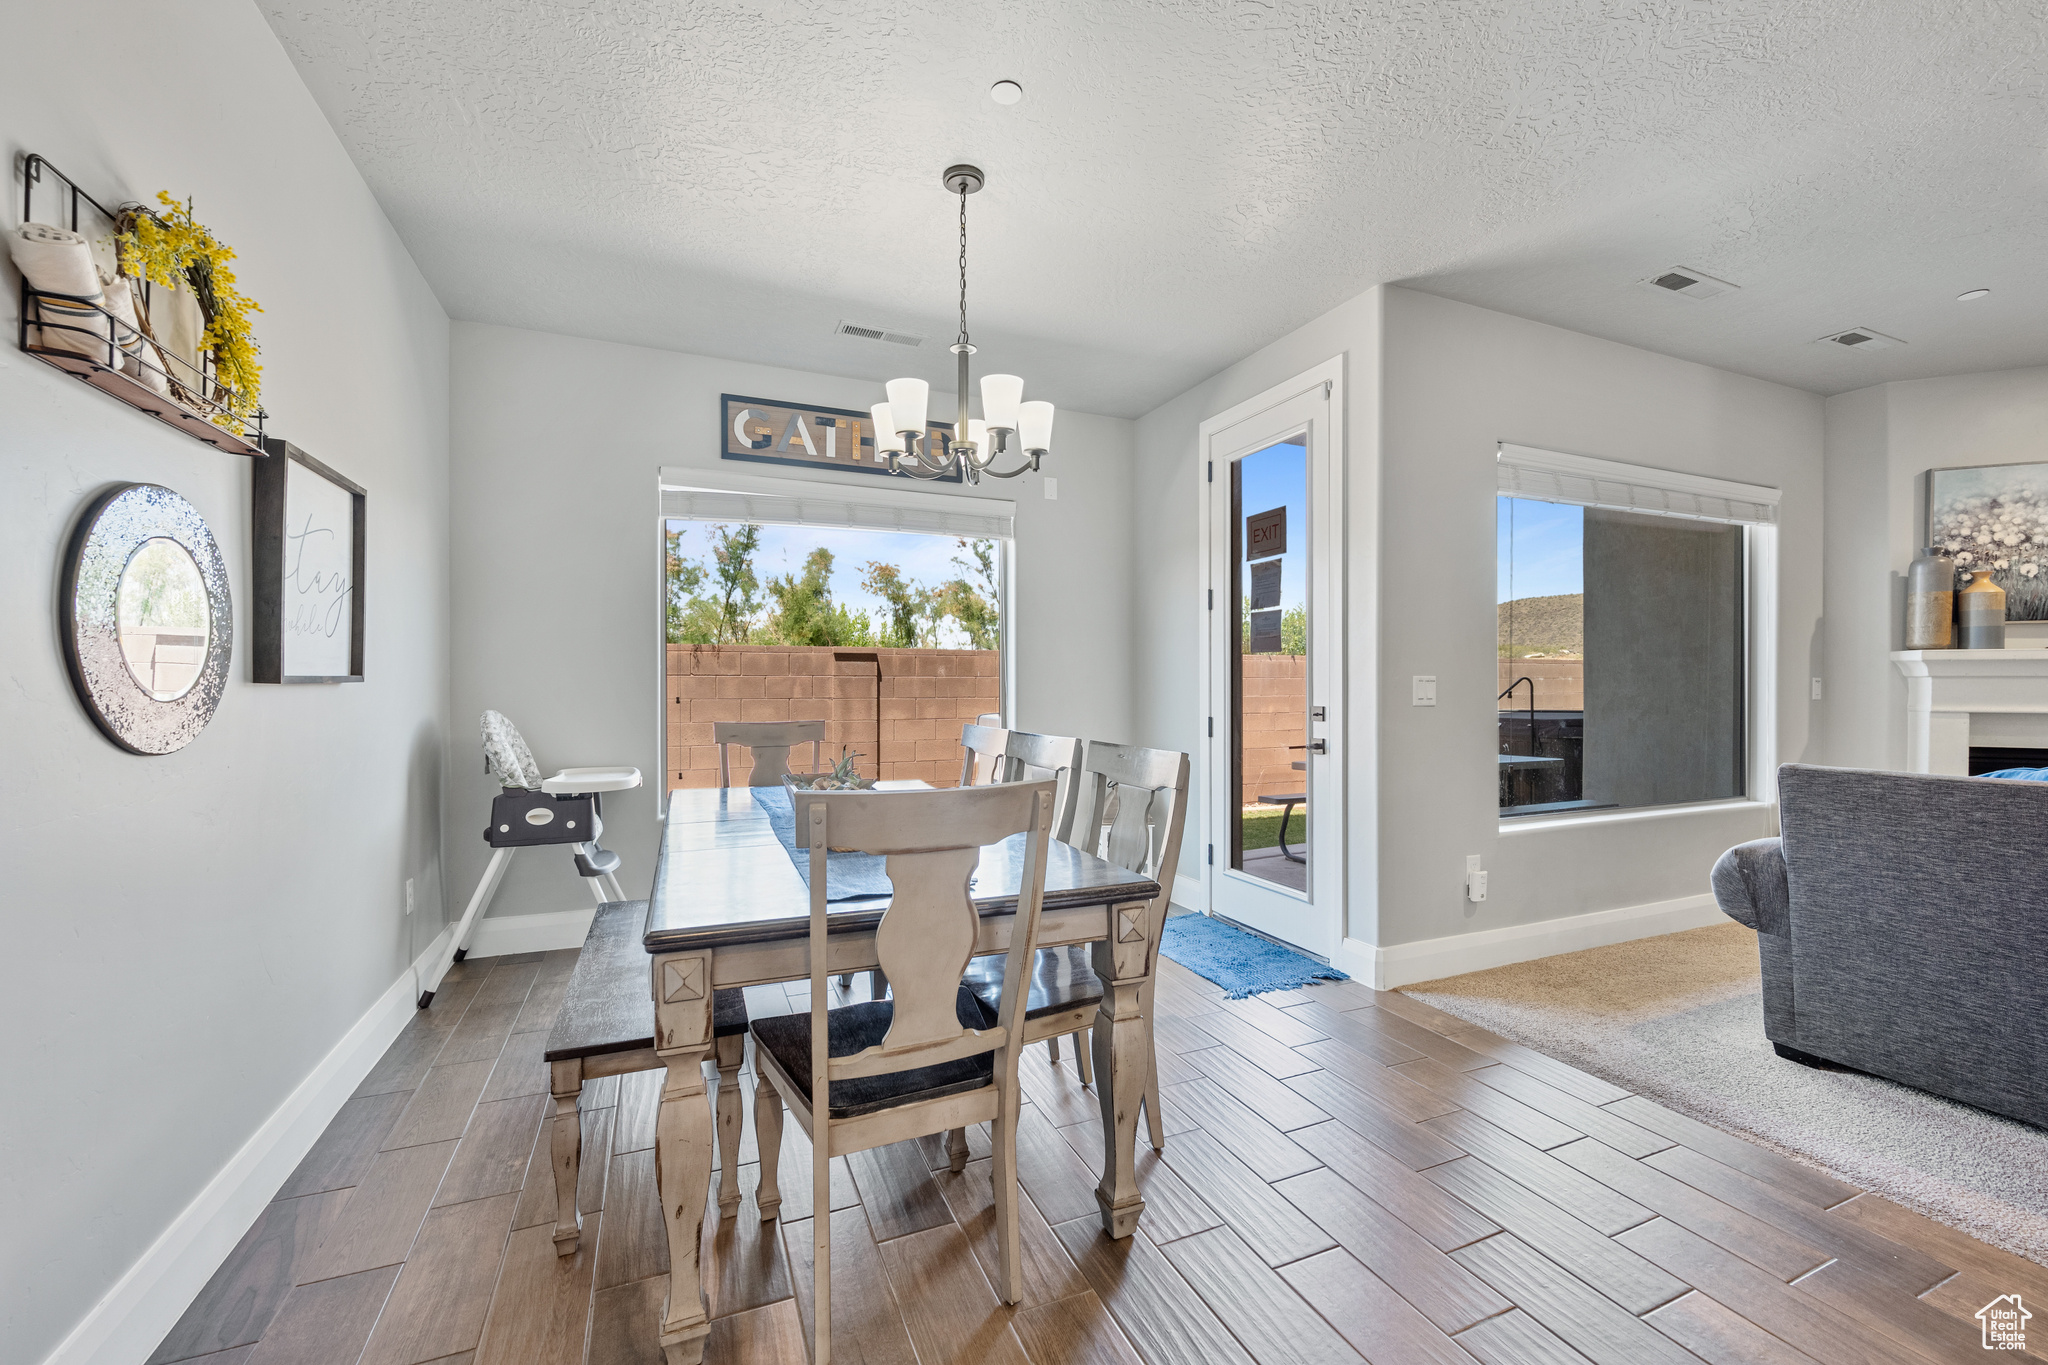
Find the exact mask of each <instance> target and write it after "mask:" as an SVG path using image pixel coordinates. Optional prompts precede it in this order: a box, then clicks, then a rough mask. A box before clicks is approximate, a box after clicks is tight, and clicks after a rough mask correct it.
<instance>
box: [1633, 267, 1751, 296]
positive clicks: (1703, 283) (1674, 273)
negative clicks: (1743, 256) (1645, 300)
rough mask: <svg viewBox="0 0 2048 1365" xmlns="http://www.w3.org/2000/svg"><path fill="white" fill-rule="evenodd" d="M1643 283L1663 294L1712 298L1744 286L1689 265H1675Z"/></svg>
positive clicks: (1645, 286)
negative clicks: (1717, 277) (1719, 278)
mask: <svg viewBox="0 0 2048 1365" xmlns="http://www.w3.org/2000/svg"><path fill="white" fill-rule="evenodd" d="M1642 285H1643V287H1644V288H1645V289H1654V290H1656V291H1657V292H1659V293H1661V294H1682V295H1684V296H1685V297H1686V298H1689V299H1711V298H1713V297H1714V296H1715V295H1717V294H1732V293H1734V292H1735V291H1736V290H1737V289H1740V288H1741V287H1742V286H1741V285H1737V284H1730V283H1728V281H1726V280H1717V279H1715V278H1714V277H1713V276H1712V275H1709V274H1706V273H1705V272H1703V271H1699V270H1694V269H1693V268H1692V267H1691V266H1689V265H1674V266H1672V267H1671V268H1670V269H1669V270H1667V271H1665V272H1664V273H1663V274H1661V275H1652V276H1651V277H1650V278H1649V279H1647V280H1644V281H1642Z"/></svg>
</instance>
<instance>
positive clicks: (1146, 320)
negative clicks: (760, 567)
mask: <svg viewBox="0 0 2048 1365" xmlns="http://www.w3.org/2000/svg"><path fill="white" fill-rule="evenodd" d="M262 7H263V9H264V11H265V13H266V14H267V15H268V17H269V19H270V22H271V25H272V27H273V28H275V30H276V31H277V33H278V34H279V36H280V38H281V39H282V41H283V43H284V45H285V48H286V49H287V50H288V51H289V52H290V53H291V55H292V58H293V60H294V61H296V62H297V63H298V66H299V69H300V71H301V72H302V73H303V75H304V77H305V79H306V82H307V84H308V85H309V86H310V87H311V89H312V91H313V93H314V95H315V97H316V98H317V99H318V100H319V101H320V103H321V105H322V106H323V107H324V108H325V110H326V112H327V114H328V116H329V118H330V119H331V120H332V122H333V124H334V126H335V127H336V129H338V130H339V132H340V134H341V137H342V139H343V140H344V142H345V143H346V144H347V146H348V147H349V149H350V151H351V153H352V154H353V155H354V157H355V160H356V162H357V164H358V165H359V166H360V167H361V168H362V171H363V173H364V175H365V176H366V177H367V178H368V180H369V182H370V185H371V187H372V188H373V189H374V190H375V192H376V193H377V195H378V197H379V198H380V200H381V201H382V202H383V204H384V206H385V208H386V209H387V211H388V212H389V213H390V215H391V217H392V220H393V221H394V222H395V223H396V225H397V227H398V230H399V232H400V234H401V236H402V237H403V238H404V240H405V242H406V244H407V245H408V246H409V247H410V248H411V250H412V252H413V254H414V256H415V257H416V258H417V259H418V261H419V264H420V266H421V268H422V269H423V270H424V271H425V272H426V276H427V278H428V280H429V281H430V282H431V283H432V285H433V287H434V288H435V290H436V291H437V293H438V294H439V296H440V298H441V300H442V302H443V303H444V304H445V305H446V307H447V308H448V310H449V312H450V313H451V314H453V315H454V316H456V317H458V318H467V319H475V320H481V321H490V322H501V323H507V324H511V325H515V326H522V327H532V328H539V329H543V330H547V331H555V332H564V333H569V334H573V335H578V336H589V337H602V338H607V339H611V340H617V341H625V342H633V343H638V344H642V345H648V346H659V347H666V348H671V349H677V350H687V351H697V352H704V353H708V354H713V355H723V356H731V357H735V358H739V359H746V360H756V361H763V362H769V363H774V364H781V365H789V366H794V367H798V368H804V369H814V370H821V371H826V372H830V373H838V374H847V375H854V376H863V377H872V378H876V379H881V378H886V377H889V376H893V375H896V374H902V373H920V374H923V375H925V376H926V377H928V378H930V379H932V380H933V381H934V383H935V384H936V385H938V386H939V387H941V388H944V389H946V390H948V391H950V389H951V387H952V385H951V382H950V378H949V362H950V360H951V357H950V356H949V355H947V354H946V351H945V347H946V345H947V343H949V342H950V341H951V339H952V333H953V329H954V322H953V318H952V312H951V310H952V307H953V293H954V288H955V284H954V279H953V274H952V272H953V268H954V262H953V256H954V241H953V236H954V230H955V225H954V218H953V215H954V204H953V202H952V201H951V200H950V199H949V198H948V196H947V195H946V194H945V193H944V191H943V190H941V189H940V188H939V187H938V175H939V171H940V170H941V168H943V167H944V166H946V165H948V164H949V163H952V162H955V161H961V160H971V161H974V162H977V163H979V164H980V165H982V166H983V167H985V168H986V169H987V171H988V173H989V177H990V183H989V187H988V189H987V190H985V191H983V192H982V193H981V194H979V195H976V196H974V197H973V199H971V200H970V201H969V216H970V223H971V231H972V234H973V236H972V248H971V249H972V256H971V261H970V265H971V272H972V277H971V288H972V294H971V297H970V305H971V308H972V314H971V318H970V321H971V322H972V323H973V325H974V335H975V339H976V341H977V342H978V343H980V345H981V346H982V353H981V355H980V356H979V357H978V358H977V368H978V369H981V368H988V369H1005V370H1012V371H1014V372H1016V373H1019V374H1022V375H1024V376H1025V378H1026V380H1027V382H1028V385H1029V388H1028V390H1027V395H1026V396H1027V397H1041V398H1050V399H1052V400H1054V401H1055V402H1058V403H1060V404H1062V405H1064V406H1068V407H1073V408H1078V409H1082V410H1087V411H1094V412H1103V413H1112V414H1121V415H1135V414H1138V413H1142V412H1145V411H1147V410H1149V409H1150V408H1151V407H1153V406H1155V405H1157V404H1158V403H1160V402H1161V401H1163V400H1165V399H1167V398H1169V397H1171V396H1172V395H1174V394H1175V393H1178V392H1180V391H1181V390H1183V389H1185V388H1187V387H1188V386H1190V385H1192V384H1194V383H1196V382H1198V381H1199V380H1201V379H1203V378H1205V377H1206V376H1208V375H1210V374H1212V373H1214V372H1215V371H1216V370H1218V369H1220V368H1222V367H1223V366H1225V365H1227V364H1229V363H1230V362H1232V361H1234V360H1236V359H1238V358H1239V357H1241V356H1243V355H1244V354H1246V353H1247V352H1249V351H1250V350H1252V349H1254V348H1255V347H1257V346H1259V345H1262V344H1264V343H1265V342H1268V341H1270V340H1272V339H1274V338H1275V337H1277V336H1280V335H1281V334H1283V333H1285V332H1287V331H1288V330H1290V329H1292V328H1294V327H1296V326H1298V325H1300V324H1301V323H1302V322H1304V321H1306V320H1307V319H1309V318H1311V317H1314V316H1315V315H1316V314H1318V313H1320V312H1322V311H1324V310H1326V309H1327V308H1329V307H1331V306H1333V305H1335V304H1336V303H1339V302H1341V301H1342V300H1344V299H1346V298H1349V297H1351V296H1352V295H1354V294H1356V293H1358V292H1359V291H1361V290H1363V289H1365V288H1367V287H1369V286H1371V285H1373V284H1377V283H1381V282H1387V281H1397V282H1402V283H1407V284H1411V285H1414V286H1416V287H1419V288H1422V289H1427V290H1430V291H1432V292H1436V293H1440V294H1445V295H1448V296H1451V297H1454V298H1460V299H1466V300H1469V301H1471V302H1473V303H1478V304H1483V305H1485V306H1487V307H1491V308H1499V309H1503V310H1506V311H1508V312H1513V313H1520V314H1523V315H1525V316H1528V317H1533V318H1537V319H1541V320H1543V321H1546V322H1554V323H1558V324H1561V325H1563V326H1567V327H1572V328H1576V329H1579V330H1582V331H1586V332H1591V333H1594V334H1596V335H1600V336H1606V337H1612V338H1614V339H1616V340H1620V341H1626V342H1631V343H1634V344H1636V345H1641V346H1646V347H1650V348H1652V349H1654V350H1658V351H1663V352H1667V353H1669V354H1672V355H1678V356H1684V357H1687V358H1690V359H1696V360H1702V361H1706V362H1709V363H1712V364H1715V365H1721V366H1725V367H1726V368H1728V369H1731V370H1737V371H1741V372H1744V373H1748V374H1754V375H1761V376H1764V377H1766V378H1770V379H1776V380H1780V381H1783V382H1785V383H1790V384H1796V385H1800V386H1802V387H1806V388H1810V389H1815V390H1819V391H1822V392H1836V391H1840V390H1843V389H1850V388H1857V387H1860V386H1862V385H1865V384H1870V383H1875V382H1878V381H1880V380H1884V379H1897V378H1909V377H1916V376H1925V375H1935V374H1949V373H1955V372H1959V371H1966V370H1979V369H1994V368H2000V367H2005V366H2013V365H2023V364H2036V363H2048V328H2044V326H2043V319H2044V317H2048V272H2044V270H2043V261H2044V253H2043V247H2044V245H2048V243H2044V236H2048V104H2044V84H2048V79H2044V73H2043V61H2044V43H2048V23H2044V17H2043V14H2042V11H2041V8H2040V5H2039V4H2038V3H2036V4H2001V3H1990V2H1989V0H1832V2H1825V0H1716V2H1714V3H1688V2H1687V0H1634V2H1633V3H1631V2H1629V0H1554V2H1546V0H1343V2H1342V3H1254V2H1253V0H1238V2H1237V3H1197V2H1196V0H1096V2H1095V3H1089V2H1087V0H1056V2H1055V3H1045V4H1029V3H1015V2H1014V0H1012V2H1011V3H996V2H995V0H943V3H932V2H931V0H894V2H893V3H891V2H890V0H813V3H805V4H793V3H775V2H773V0H767V2H757V3H749V4H740V3H725V4H706V3H692V2H691V0H262ZM1002 78H1011V79H1015V80H1018V81H1020V82H1022V83H1023V85H1024V88H1025V92H1026V94H1025V99H1024V102H1023V103H1022V104H1019V105H1016V106H1013V107H1008V108H1005V107H1001V106H998V105H996V104H995V103H994V102H993V101H991V100H990V99H989V98H988V93H987V92H988V87H989V85H990V84H991V83H992V82H993V81H995V80H998V79H1002ZM1675 264H1684V265H1688V266H1692V267H1695V268H1697V269H1700V270H1704V271H1706V272H1708V273H1709V274H1712V275H1715V276H1719V277H1721V278H1723V279H1727V280H1731V281H1733V282H1735V283H1737V284H1739V285H1741V286H1743V287H1742V289H1741V291H1740V292H1738V293H1734V294H1730V295H1726V296H1724V297H1721V298H1717V299H1711V300H1703V301H1694V300H1690V299H1684V298H1677V297H1672V296H1668V295H1664V294H1661V293H1657V292H1653V291H1650V290H1647V289H1644V288H1643V287H1641V286H1640V285H1639V284H1637V283H1636V282H1637V281H1638V280H1640V279H1642V278H1643V277H1645V276H1648V275H1653V274H1657V273H1660V272H1662V271H1663V270H1664V269H1665V268H1667V267H1669V266H1672V265H1675ZM1975 286H1989V287H1990V288H1992V289H1993V291H1994V292H1993V294H1992V296H1991V297H1990V298H1988V299H1984V300H1981V301H1978V302H1975V303H1958V302H1956V301H1955V295H1956V294H1957V293H1958V292H1960V291H1962V290H1964V289H1967V288H1971V287H1975ZM842 318H845V319H848V320H851V321H857V322H862V323H872V324H879V325H883V326H887V327H892V328H898V329H902V330H906V331H911V332H917V333H922V334H924V335H925V336H926V337H927V338H928V339H927V341H926V343H925V345H924V346H923V348H921V349H920V350H916V351H913V350H908V349H905V348H902V347H898V346H892V345H888V344H885V343H880V342H868V341H859V340H855V339H852V338H844V337H839V336H836V335H834V334H833V332H834V328H835V326H836V324H837V323H838V322H839V320H840V319H842ZM1852 326H1865V327H1873V328H1876V329H1878V330H1880V331H1883V332H1887V333H1890V334H1892V335H1894V336H1898V337H1902V338H1904V339H1905V340H1906V341H1907V342H1908V343H1909V344H1908V345H1906V346H1903V347H1897V348H1894V349H1891V350H1887V351H1883V352H1880V353H1876V354H1856V353H1852V352H1848V351H1844V350H1842V349H1841V348H1839V347H1831V346H1825V345H1816V344H1814V338H1816V337H1819V336H1821V335H1823V334H1825V333H1829V332H1834V331H1839V330H1842V329H1844V328H1848V327H1852Z"/></svg>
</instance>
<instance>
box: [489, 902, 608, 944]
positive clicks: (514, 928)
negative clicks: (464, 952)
mask: <svg viewBox="0 0 2048 1365" xmlns="http://www.w3.org/2000/svg"><path fill="white" fill-rule="evenodd" d="M596 918H597V907H596V906H594V905H593V906H590V907H588V908H587V909H583V910H548V911H544V912H543V913H541V914H538V915H486V916H484V917H483V918H482V919H480V920H478V921H477V922H476V929H475V931H474V932H472V933H471V934H470V936H469V954H468V955H469V956H470V957H505V956H507V955H509V954H512V953H550V952H553V951H554V950H555V949H557V948H581V947H582V946H583V940H584V939H586V938H589V937H590V921H592V920H593V919H596Z"/></svg>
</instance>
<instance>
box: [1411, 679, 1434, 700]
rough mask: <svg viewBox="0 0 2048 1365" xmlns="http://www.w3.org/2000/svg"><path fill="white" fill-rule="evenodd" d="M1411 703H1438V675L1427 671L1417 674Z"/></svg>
mask: <svg viewBox="0 0 2048 1365" xmlns="http://www.w3.org/2000/svg"><path fill="white" fill-rule="evenodd" d="M1411 704H1412V705H1415V706H1435V705H1436V675H1434V674H1425V673H1417V674H1416V675H1415V693H1414V699H1413V701H1412V703H1411Z"/></svg>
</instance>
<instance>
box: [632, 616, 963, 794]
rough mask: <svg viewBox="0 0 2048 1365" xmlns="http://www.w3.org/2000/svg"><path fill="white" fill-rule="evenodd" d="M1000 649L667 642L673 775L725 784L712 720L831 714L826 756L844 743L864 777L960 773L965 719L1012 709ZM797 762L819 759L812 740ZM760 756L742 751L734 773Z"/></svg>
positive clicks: (794, 753)
mask: <svg viewBox="0 0 2048 1365" xmlns="http://www.w3.org/2000/svg"><path fill="white" fill-rule="evenodd" d="M1001 659H1002V656H1001V655H1000V654H999V653H997V652H996V651H995V650H972V649H857V648H856V649H835V648H831V647H828V646H818V647H805V646H793V645H670V646H668V705H667V708H666V710H667V713H668V774H667V778H666V781H667V784H668V786H669V787H670V788H671V789H673V788H676V787H715V786H717V785H718V747H717V746H716V745H715V744H713V743H712V740H711V726H712V723H713V722H714V721H723V720H822V721H824V722H825V744H824V747H823V750H822V753H821V754H820V760H819V761H820V765H821V766H825V767H829V766H831V764H832V763H834V762H835V761H837V759H838V758H839V754H840V751H841V749H842V747H844V748H850V749H853V750H854V751H856V752H858V753H859V754H860V755H861V757H860V758H858V759H857V760H855V767H856V768H857V769H858V770H859V771H860V773H861V775H862V776H863V777H872V778H877V779H884V780H899V779H903V778H922V779H924V780H925V781H926V782H929V783H931V784H932V785H933V786H935V787H950V786H953V785H954V784H956V783H957V782H959V780H960V727H961V726H962V725H963V724H966V723H967V722H970V721H972V720H973V719H974V718H975V717H976V716H979V715H982V714H984V713H987V712H991V711H1000V710H1001V709H1002V664H1001ZM789 760H790V766H791V767H792V768H795V769H797V770H799V771H801V770H803V769H805V768H807V767H808V766H809V764H810V760H811V755H810V750H809V747H808V746H804V747H800V748H797V749H793V750H791V751H790V755H789ZM750 763H751V760H750V759H749V758H748V757H747V756H746V753H745V751H744V750H735V751H734V754H733V767H734V770H735V771H734V772H733V781H734V782H737V783H744V782H745V781H746V775H747V771H748V768H749V765H750Z"/></svg>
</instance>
